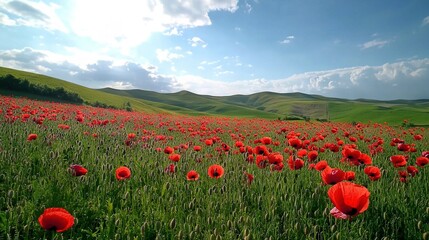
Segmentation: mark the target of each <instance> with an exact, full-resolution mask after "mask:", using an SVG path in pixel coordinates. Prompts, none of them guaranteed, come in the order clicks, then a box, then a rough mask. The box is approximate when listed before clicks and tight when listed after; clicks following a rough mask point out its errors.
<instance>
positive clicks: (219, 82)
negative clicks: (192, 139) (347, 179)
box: [0, 0, 429, 100]
mask: <svg viewBox="0 0 429 240" xmlns="http://www.w3.org/2000/svg"><path fill="white" fill-rule="evenodd" d="M383 2H384V4H382V3H383ZM425 7H426V8H425ZM428 8H429V3H427V2H426V1H424V0H421V1H413V2H405V1H399V0H394V1H387V0H384V1H378V2H377V3H374V2H372V1H369V0H368V1H361V2H359V3H357V2H356V3H352V4H350V3H347V4H345V3H342V1H340V0H334V1H329V2H325V3H320V2H314V1H311V0H305V1H304V2H303V1H298V2H297V1H280V0H279V1H270V2H264V1H257V0H244V1H238V0H206V1H199V0H185V1H165V0H153V1H139V0H127V1H108V2H106V1H98V0H97V1H96V0H94V1H84V0H77V1H73V2H70V1H55V2H54V1H49V0H43V1H30V0H0V38H1V39H4V41H1V42H0V66H4V67H10V68H16V69H21V70H27V71H32V72H37V73H41V74H45V75H49V76H53V77H57V78H61V79H64V80H67V81H70V82H74V83H77V84H80V85H84V86H87V87H91V88H102V87H113V88H118V89H134V88H140V89H144V90H152V91H158V92H176V91H180V90H188V91H191V92H195V93H198V94H207V95H233V94H251V93H256V92H261V91H272V92H303V93H309V94H319V95H324V96H330V97H340V98H348V99H356V98H369V99H382V100H384V99H386V100H390V99H422V98H429V95H428V94H427V89H428V88H429V48H428V47H427V46H428V45H427V42H429V16H428V13H427V12H425V11H424V9H428ZM406 9H408V10H406ZM410 9H414V10H415V11H410ZM268 13H269V14H268ZM362 16H363V17H362Z"/></svg>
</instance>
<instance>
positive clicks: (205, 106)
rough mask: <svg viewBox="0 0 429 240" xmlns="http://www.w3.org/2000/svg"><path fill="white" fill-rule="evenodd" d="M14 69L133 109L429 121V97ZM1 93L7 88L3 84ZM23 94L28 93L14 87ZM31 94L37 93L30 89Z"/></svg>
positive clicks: (22, 75)
mask: <svg viewBox="0 0 429 240" xmlns="http://www.w3.org/2000/svg"><path fill="white" fill-rule="evenodd" d="M6 74H11V75H14V76H15V77H17V78H20V79H27V80H28V81H30V82H31V83H34V84H40V85H47V86H49V87H53V88H55V87H63V88H64V89H65V90H67V91H70V92H74V93H77V94H79V96H80V97H81V98H82V99H84V100H85V101H87V102H90V103H93V102H96V101H98V102H102V103H105V104H108V105H112V106H116V107H121V106H123V105H124V103H126V102H130V103H131V106H132V108H133V110H136V111H144V112H149V113H171V114H187V115H224V116H237V117H260V118H269V119H278V118H281V119H284V118H285V117H287V116H289V117H290V116H300V117H306V118H310V119H319V120H323V119H327V120H330V121H348V122H352V121H355V122H360V121H362V122H368V121H372V122H388V123H392V124H396V125H399V124H401V123H402V121H403V120H404V119H407V120H408V121H409V122H412V123H415V124H418V125H429V100H428V99H420V100H394V101H378V100H369V99H356V100H347V99H339V98H328V97H324V96H319V95H309V94H303V93H274V92H260V93H255V94H250V95H232V96H222V97H218V96H208V95H198V94H195V93H191V92H188V91H180V92H177V93H157V92H152V91H146V90H137V89H134V90H117V89H111V88H104V89H90V88H86V87H83V86H80V85H77V84H73V83H70V82H67V81H63V80H60V79H56V78H52V77H48V76H44V75H40V74H34V73H29V72H24V71H18V70H14V69H9V68H3V67H0V76H4V75H6ZM0 93H2V94H7V93H5V92H4V91H1V90H0ZM13 94H15V95H22V94H24V93H13ZM24 95H26V96H28V95H31V93H25V94H24Z"/></svg>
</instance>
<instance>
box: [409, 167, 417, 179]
mask: <svg viewBox="0 0 429 240" xmlns="http://www.w3.org/2000/svg"><path fill="white" fill-rule="evenodd" d="M407 172H408V173H409V174H410V175H411V176H412V177H414V176H415V175H416V174H417V173H418V172H419V170H418V169H417V168H416V167H414V166H408V167H407Z"/></svg>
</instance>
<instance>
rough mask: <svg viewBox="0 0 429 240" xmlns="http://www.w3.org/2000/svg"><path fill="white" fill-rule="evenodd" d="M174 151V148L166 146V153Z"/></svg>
mask: <svg viewBox="0 0 429 240" xmlns="http://www.w3.org/2000/svg"><path fill="white" fill-rule="evenodd" d="M173 152H174V148H172V147H170V146H167V147H165V148H164V153H165V154H172V153H173Z"/></svg>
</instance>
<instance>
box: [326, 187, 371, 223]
mask: <svg viewBox="0 0 429 240" xmlns="http://www.w3.org/2000/svg"><path fill="white" fill-rule="evenodd" d="M369 195H370V192H369V191H368V189H366V187H364V186H361V185H358V184H355V183H351V182H339V183H337V184H335V185H334V186H332V187H331V188H329V190H328V196H329V198H330V199H331V201H332V203H333V204H334V206H335V208H334V209H332V210H331V214H332V215H333V216H334V217H336V218H343V219H347V218H351V217H354V216H356V215H358V214H360V213H363V212H365V211H366V210H367V209H368V206H369Z"/></svg>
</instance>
